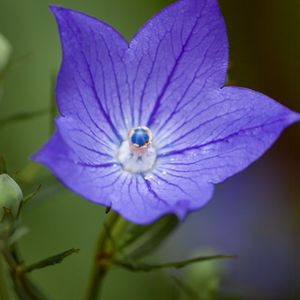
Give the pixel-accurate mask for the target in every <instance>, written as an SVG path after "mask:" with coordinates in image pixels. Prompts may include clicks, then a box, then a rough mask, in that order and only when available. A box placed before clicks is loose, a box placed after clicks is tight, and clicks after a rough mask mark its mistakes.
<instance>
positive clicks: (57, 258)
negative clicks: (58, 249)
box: [22, 248, 79, 273]
mask: <svg viewBox="0 0 300 300" xmlns="http://www.w3.org/2000/svg"><path fill="white" fill-rule="evenodd" d="M78 252H79V249H75V248H72V249H69V250H67V251H64V252H62V253H59V254H56V255H54V256H51V257H48V258H46V259H43V260H41V261H39V262H37V263H34V264H32V265H30V266H27V267H23V268H22V272H23V273H29V272H32V271H34V270H37V269H42V268H46V267H49V266H53V265H56V264H60V263H61V262H62V261H63V260H64V259H65V258H66V257H68V256H70V255H72V254H74V253H78Z"/></svg>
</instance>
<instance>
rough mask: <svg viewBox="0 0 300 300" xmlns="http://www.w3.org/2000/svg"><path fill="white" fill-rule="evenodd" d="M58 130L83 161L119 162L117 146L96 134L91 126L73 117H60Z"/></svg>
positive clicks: (99, 162) (90, 163)
mask: <svg viewBox="0 0 300 300" xmlns="http://www.w3.org/2000/svg"><path fill="white" fill-rule="evenodd" d="M56 125H57V131H58V132H59V134H60V136H61V138H62V139H63V140H64V143H65V144H66V146H68V147H69V148H70V149H72V151H73V152H74V153H76V155H77V157H78V159H79V160H80V161H81V162H84V163H87V164H89V165H94V164H95V165H97V164H102V163H107V162H110V163H117V160H116V158H115V153H116V151H117V146H116V145H113V144H112V143H109V142H108V141H106V139H105V138H104V136H103V135H96V134H95V133H94V132H93V131H92V130H91V128H90V127H87V126H85V125H84V124H82V123H80V122H78V120H76V119H73V118H72V117H59V118H58V119H57V120H56Z"/></svg>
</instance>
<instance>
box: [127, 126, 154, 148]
mask: <svg viewBox="0 0 300 300" xmlns="http://www.w3.org/2000/svg"><path fill="white" fill-rule="evenodd" d="M149 142H150V135H149V132H148V131H147V130H146V129H144V128H140V127H138V128H136V129H134V131H133V133H132V136H131V143H132V144H135V145H138V146H139V147H143V146H145V145H147V144H148V143H149Z"/></svg>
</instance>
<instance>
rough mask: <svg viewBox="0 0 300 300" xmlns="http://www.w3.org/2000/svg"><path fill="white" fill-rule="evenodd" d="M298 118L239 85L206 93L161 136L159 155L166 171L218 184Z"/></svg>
mask: <svg viewBox="0 0 300 300" xmlns="http://www.w3.org/2000/svg"><path fill="white" fill-rule="evenodd" d="M297 121H300V115H299V114H297V113H295V112H292V111H291V110H289V109H288V108H286V107H284V106H282V105H281V104H279V103H277V102H275V101H274V100H272V99H270V98H268V97H267V96H265V95H262V94H260V93H257V92H255V91H252V90H248V89H245V88H238V87H225V88H223V89H219V90H215V91H214V92H210V93H209V94H208V95H207V96H206V98H203V99H201V101H199V105H198V108H197V109H195V111H194V112H191V114H190V115H184V114H182V121H181V122H180V123H177V124H174V128H173V130H170V131H169V132H166V133H165V136H164V145H163V146H162V147H161V149H160V153H159V155H158V157H159V161H160V163H161V164H163V165H164V167H165V170H166V171H167V172H171V173H172V174H177V175H178V174H186V176H192V177H193V178H195V180H197V181H200V182H201V181H204V182H212V183H218V182H220V181H223V180H224V179H226V178H227V177H229V176H232V175H233V174H235V173H237V172H239V171H241V170H242V169H244V168H246V167H247V166H248V165H249V164H250V163H252V162H253V161H254V160H256V159H258V158H259V157H260V156H261V155H262V154H263V153H264V152H265V151H266V150H267V149H268V148H269V147H270V146H271V145H272V144H273V143H274V142H275V140H276V139H277V138H278V136H279V135H280V133H281V132H282V130H283V129H284V128H286V127H287V126H289V125H290V124H292V123H294V122H297Z"/></svg>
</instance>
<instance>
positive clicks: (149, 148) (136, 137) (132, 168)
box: [117, 126, 156, 173]
mask: <svg viewBox="0 0 300 300" xmlns="http://www.w3.org/2000/svg"><path fill="white" fill-rule="evenodd" d="M152 140H153V137H152V132H151V130H150V129H149V128H148V127H145V126H139V127H136V128H132V129H131V130H130V131H129V133H128V139H127V140H125V141H124V142H123V143H122V144H121V146H120V148H119V151H118V154H117V159H118V160H119V162H120V163H121V164H122V166H123V169H124V170H126V171H128V172H131V173H144V172H147V171H149V170H150V169H151V168H152V167H153V165H154V163H155V161H156V150H155V148H154V146H153V144H152Z"/></svg>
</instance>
